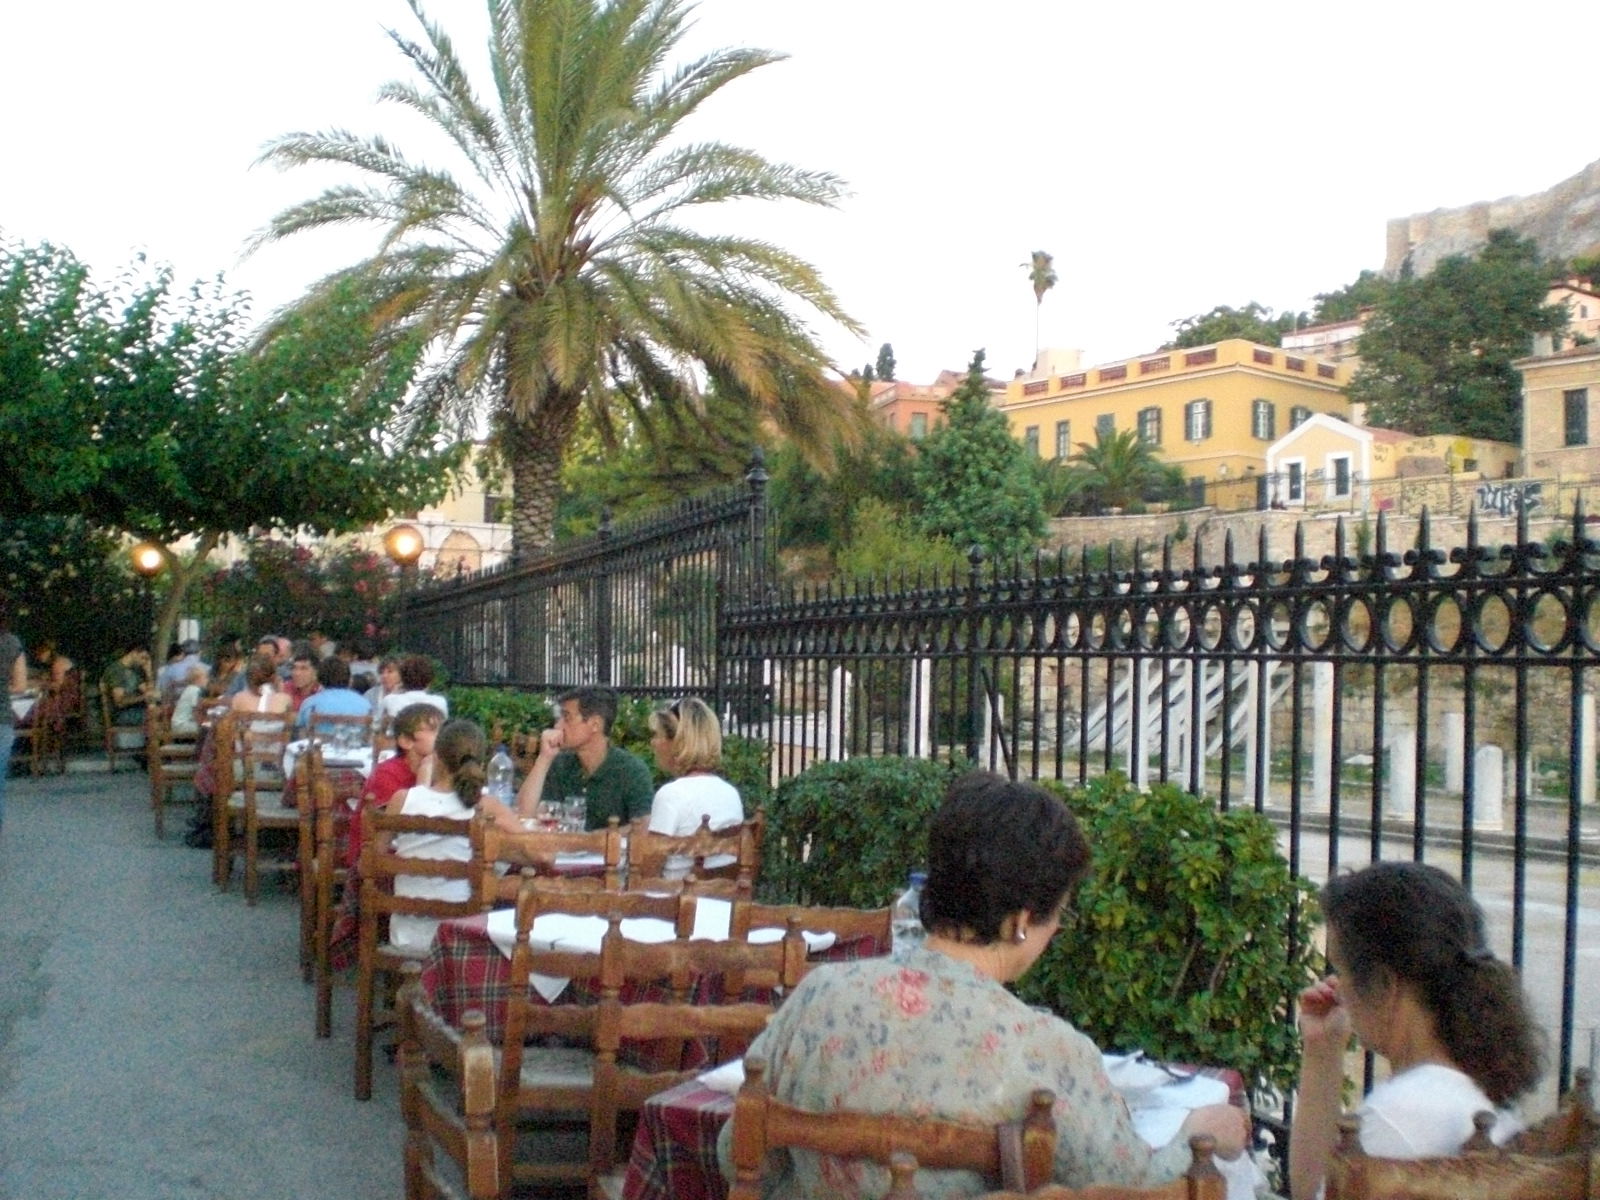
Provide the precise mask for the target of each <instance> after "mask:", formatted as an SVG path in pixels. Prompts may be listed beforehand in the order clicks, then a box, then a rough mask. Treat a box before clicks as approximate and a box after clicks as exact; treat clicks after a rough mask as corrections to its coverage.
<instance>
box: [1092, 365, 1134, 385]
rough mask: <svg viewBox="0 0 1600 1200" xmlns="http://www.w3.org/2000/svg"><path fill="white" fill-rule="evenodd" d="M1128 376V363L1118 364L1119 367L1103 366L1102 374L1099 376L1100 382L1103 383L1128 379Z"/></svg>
mask: <svg viewBox="0 0 1600 1200" xmlns="http://www.w3.org/2000/svg"><path fill="white" fill-rule="evenodd" d="M1127 377H1128V366H1127V364H1126V363H1124V364H1122V365H1121V366H1117V367H1101V368H1100V376H1099V378H1100V382H1101V383H1111V382H1114V381H1115V380H1118V379H1126V378H1127Z"/></svg>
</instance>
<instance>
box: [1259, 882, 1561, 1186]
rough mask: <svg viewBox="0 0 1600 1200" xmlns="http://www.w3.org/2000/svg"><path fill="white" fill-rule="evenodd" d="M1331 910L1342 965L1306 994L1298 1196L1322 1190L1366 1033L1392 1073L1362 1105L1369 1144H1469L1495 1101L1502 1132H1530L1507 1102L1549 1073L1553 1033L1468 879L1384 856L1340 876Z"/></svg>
mask: <svg viewBox="0 0 1600 1200" xmlns="http://www.w3.org/2000/svg"><path fill="white" fill-rule="evenodd" d="M1322 913H1323V917H1324V919H1325V920H1326V921H1327V927H1328V962H1329V964H1330V965H1331V966H1332V967H1333V970H1334V974H1333V975H1330V976H1329V977H1328V978H1327V979H1324V980H1323V981H1322V982H1320V983H1317V984H1313V985H1312V986H1311V987H1309V988H1307V989H1306V990H1305V991H1304V992H1303V993H1301V996H1300V1039H1301V1045H1302V1054H1303V1062H1302V1066H1301V1071H1300V1090H1299V1097H1298V1100H1297V1102H1296V1104H1295V1110H1294V1126H1293V1130H1292V1132H1291V1134H1290V1138H1289V1178H1290V1184H1291V1192H1292V1194H1293V1196H1294V1197H1295V1200H1312V1198H1314V1197H1315V1196H1317V1195H1318V1194H1319V1193H1320V1192H1321V1190H1322V1183H1323V1177H1324V1175H1325V1174H1326V1172H1327V1166H1328V1158H1329V1155H1330V1154H1331V1153H1332V1150H1333V1144H1334V1141H1335V1134H1336V1128H1337V1122H1338V1118H1339V1114H1340V1108H1341V1104H1340V1089H1341V1088H1342V1086H1343V1084H1344V1055H1345V1051H1346V1049H1347V1048H1348V1046H1349V1044H1350V1035H1351V1033H1352V1032H1353V1033H1354V1034H1355V1035H1356V1037H1357V1038H1358V1039H1360V1041H1361V1043H1362V1044H1363V1045H1364V1046H1365V1047H1366V1048H1367V1049H1369V1050H1371V1051H1373V1052H1374V1053H1376V1054H1379V1055H1382V1056H1383V1057H1384V1058H1385V1059H1387V1060H1388V1062H1389V1066H1390V1069H1391V1072H1392V1073H1391V1074H1390V1076H1389V1078H1387V1079H1386V1080H1384V1081H1383V1082H1382V1083H1380V1084H1379V1085H1378V1086H1377V1087H1375V1088H1373V1090H1372V1092H1371V1094H1369V1095H1368V1096H1367V1098H1366V1101H1365V1102H1364V1103H1363V1104H1362V1106H1361V1109H1360V1110H1359V1112H1360V1116H1361V1144H1362V1148H1363V1149H1365V1150H1366V1152H1367V1153H1368V1154H1371V1155H1375V1156H1378V1157H1381V1158H1435V1157H1438V1156H1440V1155H1449V1154H1455V1153H1456V1152H1457V1151H1459V1150H1460V1149H1461V1146H1462V1144H1463V1143H1464V1142H1465V1141H1466V1140H1467V1139H1468V1138H1469V1137H1471V1136H1472V1133H1473V1124H1472V1118H1473V1116H1474V1114H1476V1113H1479V1112H1482V1111H1485V1110H1490V1111H1494V1110H1498V1119H1497V1120H1496V1121H1495V1125H1494V1129H1493V1131H1492V1135H1491V1136H1492V1137H1493V1138H1494V1140H1495V1141H1497V1142H1503V1141H1505V1140H1506V1139H1507V1138H1509V1137H1511V1136H1512V1135H1513V1134H1514V1133H1516V1132H1517V1131H1518V1130H1520V1129H1521V1128H1522V1122H1521V1120H1520V1119H1519V1118H1518V1117H1517V1116H1516V1114H1515V1113H1513V1112H1511V1111H1510V1110H1509V1109H1508V1107H1507V1106H1508V1105H1510V1104H1511V1103H1512V1102H1513V1101H1515V1100H1516V1099H1517V1097H1519V1096H1521V1095H1523V1094H1524V1093H1526V1092H1528V1091H1529V1090H1530V1089H1531V1088H1532V1087H1533V1086H1534V1085H1535V1084H1536V1083H1538V1082H1539V1076H1540V1074H1541V1072H1542V1070H1543V1065H1542V1053H1541V1035H1540V1032H1539V1028H1538V1026H1537V1025H1536V1024H1534V1021H1533V1018H1532V1016H1531V1015H1530V1013H1529V1009H1528V1004H1527V1000H1526V998H1525V997H1524V995H1523V992H1522V985H1521V984H1520V983H1519V982H1518V980H1517V975H1516V972H1515V971H1513V970H1512V969H1511V967H1510V965H1509V964H1507V963H1504V962H1501V961H1500V960H1499V959H1498V958H1496V957H1495V956H1494V952H1493V951H1491V950H1490V949H1489V947H1488V944H1487V942H1486V939H1485V931H1484V923H1483V911H1482V910H1481V909H1480V908H1479V907H1478V905H1477V904H1476V903H1475V902H1474V901H1473V899H1472V897H1471V896H1470V895H1469V894H1468V893H1467V890H1466V889H1465V888H1464V887H1462V886H1461V884H1460V883H1458V882H1457V881H1456V880H1454V879H1452V878H1451V877H1450V876H1449V875H1447V874H1446V873H1445V872H1443V871H1441V870H1439V868H1437V867H1432V866H1428V865H1426V864H1424V863H1415V862H1383V863H1374V864H1372V865H1371V866H1370V867H1367V868H1365V869H1364V870H1360V871H1356V872H1354V873H1352V874H1348V875H1339V876H1336V877H1335V878H1334V879H1332V880H1330V881H1329V883H1328V885H1327V886H1326V887H1325V888H1323V890H1322Z"/></svg>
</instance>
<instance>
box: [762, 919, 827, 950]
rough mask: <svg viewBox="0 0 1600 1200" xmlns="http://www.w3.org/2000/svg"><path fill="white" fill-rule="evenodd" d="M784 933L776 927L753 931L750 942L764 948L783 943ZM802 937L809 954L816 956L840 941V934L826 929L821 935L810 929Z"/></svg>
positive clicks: (804, 931) (804, 930) (771, 926)
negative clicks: (775, 943)
mask: <svg viewBox="0 0 1600 1200" xmlns="http://www.w3.org/2000/svg"><path fill="white" fill-rule="evenodd" d="M783 932H784V931H783V930H781V929H779V928H778V927H777V926H776V925H769V926H767V927H766V928H765V929H752V930H751V931H750V937H749V939H748V940H749V941H750V943H751V944H752V945H756V946H764V945H766V944H767V943H768V942H781V941H783ZM800 936H801V937H803V938H804V939H805V941H806V953H807V954H816V953H818V952H820V951H823V950H827V949H829V948H830V947H831V946H832V945H833V944H834V943H835V942H836V941H838V940H839V935H838V934H836V933H833V932H832V931H831V930H826V929H825V930H823V931H822V932H821V933H812V932H811V931H810V930H809V929H802V930H801V931H800Z"/></svg>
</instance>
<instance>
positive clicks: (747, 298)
mask: <svg viewBox="0 0 1600 1200" xmlns="http://www.w3.org/2000/svg"><path fill="white" fill-rule="evenodd" d="M408 2H409V3H410V6H411V10H412V13H413V14H414V15H415V17H416V18H417V21H418V23H419V24H420V25H421V27H422V30H423V35H422V38H421V40H420V41H415V40H411V39H408V38H405V37H403V36H401V35H400V34H398V33H396V32H394V31H392V30H391V31H390V36H391V37H392V38H393V39H394V41H395V44H396V45H397V46H398V47H399V49H400V50H401V52H402V53H403V54H404V55H405V56H406V58H407V59H408V60H409V61H410V64H411V67H412V68H413V70H414V73H415V76H416V78H414V79H410V80H408V81H401V82H391V83H389V84H387V85H385V87H384V88H383V90H382V92H381V93H380V95H381V98H382V99H385V100H389V101H393V102H395V103H398V104H400V105H403V106H405V107H406V108H409V109H411V110H412V111H413V112H415V113H417V114H420V115H421V116H422V117H423V118H425V119H426V121H427V122H429V123H430V124H431V125H432V126H434V127H435V130H436V132H442V133H443V134H444V135H445V136H446V137H447V138H448V139H449V141H450V142H451V143H452V144H453V146H454V148H455V150H456V151H458V152H459V156H460V158H461V159H462V160H463V164H464V166H465V168H466V171H467V172H468V173H467V174H466V175H464V176H462V177H461V178H458V177H457V175H455V174H452V173H451V172H450V171H448V170H446V169H443V168H440V167H435V166H427V165H422V164H420V163H417V162H413V161H412V160H411V159H409V158H407V157H406V156H405V155H404V154H403V153H402V152H401V150H400V149H399V148H398V147H397V146H396V145H395V144H393V143H391V142H390V141H388V140H387V139H385V138H383V137H381V136H374V137H366V138H363V137H358V136H356V135H355V134H353V133H349V132H346V131H343V130H332V131H328V132H320V133H303V132H302V133H291V134H287V135H285V136H283V137H280V138H278V139H276V140H275V141H273V142H271V143H269V144H268V145H267V147H266V149H265V150H264V151H263V153H262V161H264V162H271V163H274V164H276V165H278V166H283V167H288V166H297V165H303V164H307V163H322V164H336V165H338V166H340V167H343V168H346V169H352V168H353V169H354V170H355V171H357V172H359V173H360V174H361V176H362V182H361V183H359V184H355V183H351V184H341V185H338V186H334V187H330V188H328V189H327V190H326V191H324V192H322V193H321V194H320V195H319V196H316V197H315V198H313V199H311V200H307V201H305V202H303V203H300V204H297V205H295V206H293V207H291V208H288V209H286V210H284V211H283V212H281V213H279V214H278V215H277V216H276V217H275V218H274V219H273V220H272V222H271V223H270V224H269V225H268V227H267V228H266V229H265V230H263V231H261V232H260V233H259V234H258V235H257V237H256V239H255V243H254V244H255V246H259V245H261V244H263V243H265V242H269V241H274V240H276V239H279V238H285V237H288V236H290V235H291V234H295V233H299V232H301V231H302V230H308V229H320V228H325V227H330V226H338V225H348V224H352V223H356V224H367V225H372V226H374V227H376V228H378V229H379V230H381V233H382V236H381V238H380V240H379V242H378V246H377V249H376V251H375V252H374V253H373V255H372V256H371V257H370V258H367V259H365V260H363V261H361V262H358V263H355V264H354V265H352V266H349V267H346V268H344V269H343V270H340V271H337V272H335V273H334V274H332V275H330V276H328V277H327V278H326V279H324V280H322V281H321V282H320V283H318V284H316V285H315V286H314V287H313V288H312V289H311V290H310V292H309V293H308V294H307V295H306V296H305V297H303V298H302V299H301V300H300V301H298V302H297V303H296V304H295V305H294V306H293V307H292V309H291V312H298V313H301V314H307V313H313V314H314V313H315V312H316V310H317V309H318V307H319V306H320V305H321V304H323V303H324V302H325V301H326V298H327V297H328V296H329V295H330V293H332V292H333V291H335V290H336V289H337V288H338V287H339V286H340V285H341V284H344V283H354V284H355V285H357V286H358V287H360V288H361V289H362V293H363V295H364V296H365V298H366V302H367V304H368V305H369V307H370V312H371V321H372V327H373V343H372V361H371V364H370V365H371V367H372V368H373V370H374V371H377V370H379V369H382V368H384V366H385V365H386V363H387V362H388V361H389V355H390V351H392V350H393V349H395V348H396V347H397V346H401V345H408V344H410V345H414V344H415V343H417V342H420V343H422V344H423V345H424V346H425V347H426V348H427V350H428V357H427V359H426V363H427V366H426V367H425V368H424V370H423V373H422V374H421V376H420V378H419V379H418V381H417V382H418V387H417V389H416V392H415V397H414V404H415V406H416V407H415V409H414V411H416V412H418V413H438V414H443V415H445V416H446V417H449V418H451V419H454V420H457V421H460V422H462V423H463V424H465V423H466V422H468V421H470V420H471V419H472V418H473V417H474V416H475V415H476V414H477V413H478V412H479V411H480V410H481V409H487V411H488V412H489V414H490V417H491V426H490V427H491V430H492V434H493V436H494V438H495V439H496V441H497V443H498V445H499V447H500V449H501V450H502V452H503V454H504V457H505V460H506V461H507V463H508V464H509V466H510V471H511V477H512V531H513V538H514V545H515V548H516V552H517V553H518V554H519V555H521V554H525V553H526V552H527V551H529V550H531V549H533V548H535V547H538V546H542V545H544V544H547V543H548V542H549V541H550V539H551V537H552V529H553V521H554V515H555V506H556V499H557V493H558V488H559V478H560V471H561V466H562V462H563V459H564V456H565V454H566V450H567V447H568V444H569V442H570V441H571V438H572V434H573V431H574V429H575V427H576V423H577V420H578V415H579V412H580V410H581V409H583V408H584V407H585V406H587V407H588V409H589V411H590V413H591V415H592V416H593V417H594V419H595V425H596V428H597V429H598V430H599V432H600V433H601V435H602V437H606V438H609V437H611V436H612V431H613V414H616V413H619V412H631V413H632V414H633V415H634V416H635V417H636V418H637V420H638V421H639V423H640V424H641V425H642V426H643V427H645V428H646V429H649V428H653V427H654V426H655V425H656V423H657V422H659V421H663V420H665V421H670V422H672V423H674V424H680V425H681V424H683V423H685V422H695V421H702V420H703V419H704V418H703V416H702V411H701V405H700V404H699V394H700V385H701V382H702V381H705V382H707V383H709V385H710V386H713V387H715V388H716V389H718V391H719V392H720V393H721V394H722V395H723V396H726V397H731V398H733V399H735V400H738V401H742V402H744V403H746V404H749V405H752V406H754V407H755V408H756V409H757V410H758V411H760V412H761V413H762V414H763V416H765V417H766V418H767V419H768V420H769V421H770V422H771V423H772V424H773V425H775V426H776V428H777V429H778V430H779V431H780V432H782V433H783V434H785V435H787V436H789V437H791V438H793V439H795V440H796V441H797V442H799V443H800V444H801V445H802V446H804V447H807V448H809V449H810V450H811V451H812V452H813V454H814V456H815V457H816V458H818V459H819V460H821V461H826V459H827V455H828V447H829V446H831V445H833V444H834V443H835V442H836V441H837V440H838V439H839V437H840V436H841V434H843V436H844V438H845V440H846V442H847V443H848V441H849V440H850V438H851V423H852V421H853V420H854V419H855V418H854V417H853V414H852V411H851V405H850V403H849V401H850V397H849V396H848V394H846V393H844V392H842V391H841V390H840V389H838V388H836V387H832V386H830V385H829V383H828V381H827V378H826V376H825V374H824V372H825V370H827V369H828V368H829V367H830V365H831V364H829V363H828V361H827V359H826V356H825V355H824V354H823V352H822V351H821V349H820V348H819V347H818V346H817V344H816V341H815V339H814V335H813V333H812V330H811V327H810V325H809V324H808V323H807V319H806V318H805V317H804V316H803V315H802V314H803V313H809V314H812V315H817V316H821V317H822V318H825V319H827V320H831V321H835V322H838V323H839V324H841V325H843V326H844V327H845V328H847V329H849V330H851V331H852V332H860V330H859V327H858V326H857V325H856V324H855V322H854V321H852V320H851V319H850V317H849V316H848V315H846V313H845V312H844V311H843V309H842V308H841V307H840V304H839V302H838V300H837V299H836V297H835V296H834V294H833V292H832V291H831V290H830V289H829V288H828V287H827V286H826V284H824V283H823V281H822V279H821V277H820V276H819V275H818V273H817V271H816V269H815V268H814V267H812V266H811V265H810V264H809V263H806V262H804V261H802V260H800V259H799V258H796V257H795V256H794V255H792V254H789V253H787V252H786V251H784V250H782V249H780V248H779V247H777V246H774V245H772V244H770V243H768V242H765V241H762V240H760V239H757V238H749V237H740V236H735V235H731V234H723V233H705V232H701V230H704V229H706V228H709V227H711V225H710V222H708V221H706V220H705V219H704V217H703V216H700V215H699V214H700V213H701V212H702V210H704V209H705V208H706V207H707V206H710V205H717V204H721V203H723V202H725V201H731V200H739V199H756V200H799V201H802V202H804V203H807V204H818V205H825V206H831V205H833V204H834V203H835V202H836V201H837V200H838V198H839V197H840V195H841V194H842V185H841V183H840V181H839V179H838V178H837V177H835V176H833V175H829V174H824V173H818V172H811V171H805V170H801V169H799V168H796V167H793V166H789V165H787V164H782V163H773V162H769V161H768V160H767V159H765V158H763V157H762V156H760V155H759V154H757V153H755V152H754V151H751V150H747V149H742V148H739V147H735V146H730V145H727V144H725V143H721V142H715V141H699V142H690V141H687V140H686V139H684V138H683V137H682V135H681V133H680V126H681V125H682V123H683V122H684V121H685V120H686V119H687V118H688V117H689V116H690V115H691V114H692V113H694V112H695V111H696V110H697V109H698V108H699V107H700V105H701V104H702V103H703V102H704V101H705V100H707V99H708V98H709V97H711V96H712V95H714V94H716V93H717V92H718V91H720V90H721V89H722V88H723V87H724V86H726V85H727V84H729V83H731V82H733V81H734V80H736V79H738V78H740V77H741V76H744V75H747V74H749V73H750V72H751V71H754V70H755V69H757V68H758V67H761V66H764V65H766V64H767V63H770V62H773V61H775V60H776V59H777V58H778V57H780V56H777V55H773V54H769V53H767V52H765V51H757V50H747V49H730V50H720V51H715V52H713V53H710V54H708V55H706V56H704V57H702V58H699V59H697V60H695V61H693V62H689V63H687V64H684V65H682V66H678V67H675V68H672V69H668V67H667V65H666V64H667V60H668V58H669V56H670V55H671V53H672V52H673V50H674V49H675V48H676V46H677V44H678V42H679V40H680V39H681V37H682V36H683V34H684V32H685V18H686V16H687V12H686V5H685V2H684V0H486V3H487V6H488V14H489V26H490V29H489V46H488V52H489V53H488V63H489V75H488V80H487V83H488V90H487V91H480V90H479V88H478V86H477V85H476V83H475V82H474V80H473V79H472V78H470V77H469V74H468V72H467V71H466V70H465V68H464V67H463V65H462V62H461V60H460V59H459V58H458V56H457V54H456V51H455V49H454V47H453V46H452V44H451V41H450V39H449V37H448V36H447V34H446V33H445V31H444V29H442V28H441V27H440V26H438V25H436V24H433V23H432V22H430V21H429V20H428V18H427V16H426V14H425V13H424V12H423V10H422V7H421V3H420V0H408ZM797 309H798V310H799V311H796V310H797ZM272 335H273V328H272V327H270V326H269V328H268V330H267V331H266V334H265V335H264V336H266V337H269V338H270V337H271V336H272Z"/></svg>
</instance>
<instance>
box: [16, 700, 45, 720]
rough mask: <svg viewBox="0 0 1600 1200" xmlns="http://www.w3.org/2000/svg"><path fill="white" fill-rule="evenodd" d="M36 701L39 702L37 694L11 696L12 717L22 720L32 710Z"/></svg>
mask: <svg viewBox="0 0 1600 1200" xmlns="http://www.w3.org/2000/svg"><path fill="white" fill-rule="evenodd" d="M37 703H39V698H38V697H37V696H13V697H11V715H12V717H13V718H14V719H16V720H18V721H21V720H23V719H24V718H25V717H27V715H28V714H29V713H31V712H32V711H33V706H34V705H35V704H37Z"/></svg>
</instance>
